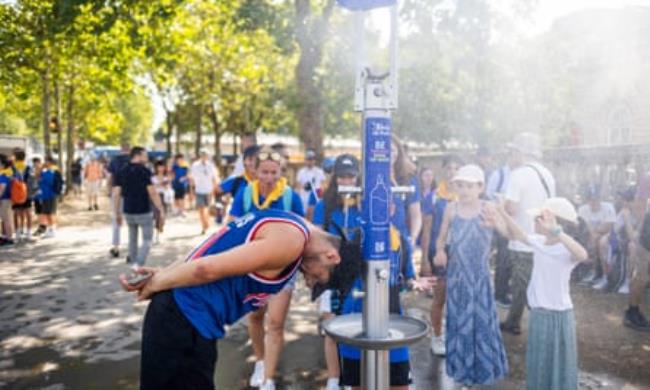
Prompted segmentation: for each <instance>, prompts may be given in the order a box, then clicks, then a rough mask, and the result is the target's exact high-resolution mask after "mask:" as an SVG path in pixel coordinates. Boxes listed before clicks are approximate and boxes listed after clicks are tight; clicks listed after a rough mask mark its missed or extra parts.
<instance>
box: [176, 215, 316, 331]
mask: <svg viewBox="0 0 650 390" xmlns="http://www.w3.org/2000/svg"><path fill="white" fill-rule="evenodd" d="M270 222H274V223H277V222H280V223H287V224H290V225H293V226H295V227H297V228H298V229H300V231H302V232H303V234H304V235H305V243H306V242H307V239H308V238H309V230H308V229H307V225H306V224H305V222H304V221H303V220H302V218H300V217H299V216H297V215H295V214H293V213H290V212H286V211H283V210H272V209H267V210H262V211H255V212H252V213H248V214H245V215H243V216H242V217H240V218H238V219H236V220H234V221H232V222H230V223H229V224H228V225H226V226H224V228H223V229H221V230H220V231H219V232H217V233H215V234H213V235H212V236H210V237H209V238H208V239H207V240H205V241H204V242H203V243H202V244H201V245H199V246H198V247H197V248H196V249H194V250H193V251H192V252H191V253H190V255H189V256H188V258H187V261H201V258H202V257H205V256H208V255H212V254H215V253H221V252H225V251H227V250H229V249H231V248H234V247H236V246H239V245H242V244H244V243H246V242H249V241H251V240H253V239H254V238H255V234H257V232H258V231H259V229H260V228H261V227H262V226H264V224H266V223H270ZM301 260H302V257H300V258H298V259H296V260H295V261H294V262H292V263H291V264H290V265H288V266H287V267H286V268H285V269H284V270H283V271H282V272H281V273H280V275H278V277H277V278H275V279H268V278H265V277H263V276H262V275H258V274H256V273H249V274H247V275H238V276H231V277H227V278H224V279H219V280H215V281H213V282H210V283H207V284H202V285H199V286H191V287H181V288H175V289H173V294H174V298H175V299H176V303H177V304H178V307H179V309H180V310H181V312H182V313H183V314H184V315H185V317H186V318H187V319H188V320H189V321H190V322H191V323H192V325H194V327H195V328H196V329H197V330H198V331H199V333H201V335H203V336H204V337H206V338H208V339H219V338H222V337H223V336H224V334H225V330H224V327H225V326H226V325H230V324H232V323H234V322H235V321H237V320H238V319H240V318H241V317H243V316H244V315H245V314H247V313H249V312H251V311H254V310H256V309H258V308H259V307H261V306H264V305H265V304H266V301H267V300H268V299H269V298H270V297H271V295H273V294H275V293H278V292H279V291H280V290H282V288H283V287H284V285H285V284H287V282H289V280H291V278H292V277H293V276H294V275H295V274H296V272H297V271H298V268H299V266H300V262H301Z"/></svg>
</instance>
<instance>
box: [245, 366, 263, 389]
mask: <svg viewBox="0 0 650 390" xmlns="http://www.w3.org/2000/svg"><path fill="white" fill-rule="evenodd" d="M262 382H264V362H263V361H260V362H255V369H254V370H253V375H251V379H250V380H249V381H248V384H249V385H250V387H260V386H262Z"/></svg>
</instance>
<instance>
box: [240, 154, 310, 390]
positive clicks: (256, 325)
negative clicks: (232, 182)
mask: <svg viewBox="0 0 650 390" xmlns="http://www.w3.org/2000/svg"><path fill="white" fill-rule="evenodd" d="M283 164H284V158H283V157H282V155H281V154H280V153H279V152H277V151H275V150H273V149H271V148H267V147H263V148H261V149H260V151H259V152H258V153H257V162H256V164H255V176H256V179H255V180H253V181H252V182H251V183H250V184H248V185H247V186H246V187H244V188H242V189H240V190H239V192H238V193H237V195H236V196H235V200H234V201H233V204H232V207H231V209H230V217H231V218H237V217H241V216H243V215H245V214H247V213H249V212H255V211H258V210H268V209H277V210H284V211H289V212H293V213H295V214H297V215H300V216H304V215H305V212H304V209H303V206H302V201H301V200H300V196H299V195H298V194H297V193H296V192H295V191H294V190H293V189H292V188H291V186H289V185H288V184H287V179H286V178H285V177H282V166H283ZM294 286H295V277H294V278H292V280H291V281H290V282H289V283H287V285H286V286H285V288H284V289H283V290H282V291H281V292H279V293H278V294H276V295H275V296H273V298H271V299H270V300H269V301H268V303H267V304H266V305H265V306H264V307H262V308H260V309H259V310H256V311H254V312H252V313H250V314H249V315H248V332H249V335H250V338H251V342H252V345H253V352H254V354H255V359H256V363H255V370H254V372H253V375H252V376H251V379H250V385H251V387H261V388H263V389H274V388H275V385H274V382H273V377H274V375H275V370H276V367H277V365H278V361H279V359H280V354H281V353H282V347H283V345H284V322H285V320H286V317H287V312H288V311H289V304H290V302H291V295H292V291H293V288H294ZM265 315H266V317H267V318H266V321H267V322H266V329H267V330H266V338H265V337H264V336H265V332H264V318H265Z"/></svg>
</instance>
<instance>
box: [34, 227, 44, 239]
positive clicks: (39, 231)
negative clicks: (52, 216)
mask: <svg viewBox="0 0 650 390" xmlns="http://www.w3.org/2000/svg"><path fill="white" fill-rule="evenodd" d="M45 230H46V229H45V226H43V225H40V226H39V227H38V228H37V229H36V231H35V232H34V236H40V235H41V234H43V233H45Z"/></svg>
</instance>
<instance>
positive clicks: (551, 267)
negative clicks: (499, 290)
mask: <svg viewBox="0 0 650 390" xmlns="http://www.w3.org/2000/svg"><path fill="white" fill-rule="evenodd" d="M497 210H498V211H497V212H493V211H489V212H488V213H486V215H485V216H484V218H486V219H488V220H489V219H493V222H494V225H495V227H496V228H497V229H498V230H499V231H500V232H501V233H502V234H503V235H504V236H506V237H508V238H509V239H511V240H518V241H521V242H524V243H526V244H527V245H529V246H530V247H531V248H532V250H533V272H532V275H531V279H530V283H529V284H528V291H527V296H528V305H529V306H530V317H529V320H528V346H527V350H526V388H527V389H529V390H532V389H536V390H539V389H543V390H555V389H557V390H572V389H577V388H578V353H577V343H576V330H575V317H574V315H573V303H572V302H571V296H570V294H569V280H570V278H571V271H572V270H573V268H574V267H575V266H576V265H577V264H578V263H580V262H582V261H585V260H587V258H588V255H587V251H586V250H585V248H584V247H583V246H582V245H581V244H580V243H579V242H578V241H577V240H576V239H574V238H573V237H572V236H571V235H572V234H573V233H572V232H577V226H578V214H577V213H576V210H575V208H574V207H573V205H572V204H571V202H569V201H568V200H566V199H564V198H549V199H547V200H546V201H545V202H544V203H543V205H542V207H540V208H539V209H534V210H527V212H528V213H529V214H531V215H532V216H533V217H534V220H535V233H534V234H526V233H525V232H524V231H523V229H522V228H521V227H519V226H518V225H517V224H516V222H515V221H514V220H513V219H512V218H511V217H510V216H509V215H508V214H507V213H506V212H505V210H504V209H503V207H498V208H497Z"/></svg>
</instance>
